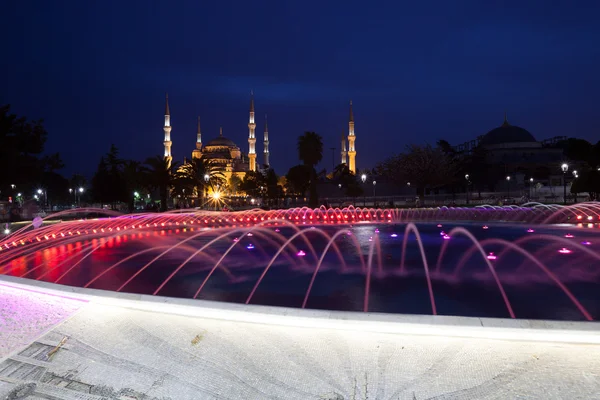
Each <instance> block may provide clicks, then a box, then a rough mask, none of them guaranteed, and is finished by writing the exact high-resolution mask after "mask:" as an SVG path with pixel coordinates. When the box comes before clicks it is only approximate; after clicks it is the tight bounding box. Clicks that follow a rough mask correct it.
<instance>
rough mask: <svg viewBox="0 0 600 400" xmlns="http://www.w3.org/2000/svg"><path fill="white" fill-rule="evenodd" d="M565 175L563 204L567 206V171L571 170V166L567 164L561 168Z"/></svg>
mask: <svg viewBox="0 0 600 400" xmlns="http://www.w3.org/2000/svg"><path fill="white" fill-rule="evenodd" d="M560 169H562V173H563V203H564V204H567V171H568V170H569V165H568V164H567V163H563V165H561V166H560Z"/></svg>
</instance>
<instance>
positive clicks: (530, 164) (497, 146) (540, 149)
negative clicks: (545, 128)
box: [454, 113, 567, 186]
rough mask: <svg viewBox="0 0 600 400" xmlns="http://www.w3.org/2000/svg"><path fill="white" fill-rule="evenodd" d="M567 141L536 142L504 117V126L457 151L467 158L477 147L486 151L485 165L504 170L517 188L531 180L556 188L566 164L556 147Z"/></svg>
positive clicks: (522, 129) (526, 131) (458, 147)
mask: <svg viewBox="0 0 600 400" xmlns="http://www.w3.org/2000/svg"><path fill="white" fill-rule="evenodd" d="M566 139H567V138H566V137H565V136H556V137H553V138H549V139H545V140H542V141H537V140H536V139H535V137H534V136H533V135H532V134H531V133H530V132H529V131H528V130H527V129H524V128H521V127H519V126H516V125H513V124H510V123H509V122H508V118H507V116H506V113H505V114H504V122H503V123H502V125H500V126H498V127H496V128H494V129H492V130H491V131H489V132H488V133H486V134H485V135H481V136H478V137H477V138H476V139H475V140H471V141H469V142H466V143H463V144H460V145H458V146H455V147H454V149H455V150H456V151H458V152H460V153H467V154H469V153H471V152H473V151H474V150H475V149H476V148H478V147H480V148H482V149H484V151H485V162H486V164H487V165H489V166H493V167H496V168H498V167H500V168H502V169H503V170H504V172H505V174H504V176H512V179H513V180H516V184H517V186H525V185H526V183H527V182H525V180H529V179H531V178H532V177H534V178H535V181H537V182H540V181H541V182H543V183H544V184H548V185H556V184H557V182H558V184H560V179H561V175H562V172H561V170H560V165H561V164H562V162H563V161H564V157H563V151H562V149H560V148H558V147H556V144H557V143H559V142H561V141H563V140H566ZM504 179H505V178H502V180H504ZM504 185H505V186H506V185H508V183H507V182H504Z"/></svg>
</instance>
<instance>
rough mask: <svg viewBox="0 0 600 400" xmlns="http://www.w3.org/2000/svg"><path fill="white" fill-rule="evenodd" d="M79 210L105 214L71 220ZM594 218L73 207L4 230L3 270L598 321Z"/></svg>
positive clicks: (380, 306)
mask: <svg viewBox="0 0 600 400" xmlns="http://www.w3.org/2000/svg"><path fill="white" fill-rule="evenodd" d="M81 215H101V216H102V217H101V218H87V219H74V218H76V217H77V216H81ZM599 218H600V203H582V204H577V205H573V206H567V207H564V206H560V205H542V204H539V203H529V204H525V205H523V206H521V207H517V206H504V207H498V206H479V207H475V208H448V207H441V208H423V209H408V210H404V209H402V210H401V209H373V208H355V207H348V208H343V209H339V208H335V209H333V208H324V207H321V208H318V209H308V208H296V209H289V210H273V211H264V210H258V209H255V210H248V211H241V212H212V211H199V210H177V211H174V212H170V213H162V214H157V213H145V214H129V215H120V214H118V213H114V212H108V211H107V210H98V209H77V210H70V211H66V212H61V213H57V214H54V215H51V216H48V217H46V219H45V221H39V220H38V221H36V222H35V224H29V225H24V226H23V227H22V228H20V229H16V230H14V229H13V230H12V231H11V229H8V231H7V233H5V235H3V237H2V240H1V241H0V273H1V274H5V275H12V276H17V277H22V278H28V279H35V280H41V281H47V282H52V283H57V284H63V285H70V286H79V287H83V288H94V289H103V290H111V291H117V292H129V293H143V294H151V295H161V296H170V297H184V298H192V299H208V300H217V301H223V302H236V303H245V304H263V305H272V306H286V307H298V308H312V309H327V310H346V311H365V312H367V311H369V312H382V313H405V314H406V313H408V314H434V315H436V314H442V315H460V316H478V317H501V318H503V317H510V318H528V319H558V320H582V319H583V320H593V319H597V318H599V317H600V290H599V285H600V268H599V267H598V266H599V265H600V251H599V250H598V249H597V248H596V247H595V245H594V244H595V243H600V241H599V240H597V238H596V236H598V235H600V230H598V227H599V226H598V222H600V219H599ZM49 220H53V221H56V220H60V222H57V223H52V224H50V223H47V222H48V221H49ZM442 227H443V231H442V230H441V228H442Z"/></svg>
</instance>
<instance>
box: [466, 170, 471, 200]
mask: <svg viewBox="0 0 600 400" xmlns="http://www.w3.org/2000/svg"><path fill="white" fill-rule="evenodd" d="M465 180H466V181H467V205H469V183H470V182H469V174H465Z"/></svg>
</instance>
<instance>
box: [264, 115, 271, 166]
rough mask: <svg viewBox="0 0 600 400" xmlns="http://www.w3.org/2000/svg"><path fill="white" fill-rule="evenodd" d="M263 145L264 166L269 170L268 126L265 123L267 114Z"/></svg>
mask: <svg viewBox="0 0 600 400" xmlns="http://www.w3.org/2000/svg"><path fill="white" fill-rule="evenodd" d="M263 145H264V148H265V149H264V153H263V154H264V157H265V160H264V161H265V165H266V166H267V168H269V166H270V164H269V124H268V122H267V114H265V137H264V140H263Z"/></svg>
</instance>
